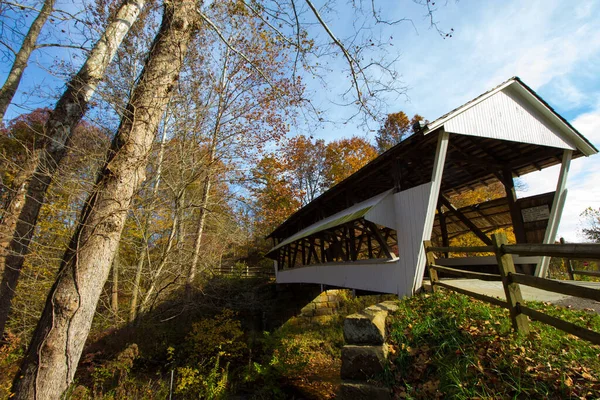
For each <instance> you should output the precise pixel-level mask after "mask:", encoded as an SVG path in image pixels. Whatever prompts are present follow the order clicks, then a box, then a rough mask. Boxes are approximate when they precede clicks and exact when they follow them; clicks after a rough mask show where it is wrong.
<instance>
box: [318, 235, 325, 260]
mask: <svg viewBox="0 0 600 400" xmlns="http://www.w3.org/2000/svg"><path fill="white" fill-rule="evenodd" d="M319 248H320V250H321V263H322V264H325V234H324V233H323V232H321V235H320V236H319Z"/></svg>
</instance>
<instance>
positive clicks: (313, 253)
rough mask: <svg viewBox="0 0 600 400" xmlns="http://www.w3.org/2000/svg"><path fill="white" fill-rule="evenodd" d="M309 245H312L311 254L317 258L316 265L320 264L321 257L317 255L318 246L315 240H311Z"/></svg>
mask: <svg viewBox="0 0 600 400" xmlns="http://www.w3.org/2000/svg"><path fill="white" fill-rule="evenodd" d="M308 240H309V243H310V250H309V251H310V252H311V253H312V255H313V256H314V258H315V264H318V263H319V255H318V254H317V244H316V243H315V238H309V239H308Z"/></svg>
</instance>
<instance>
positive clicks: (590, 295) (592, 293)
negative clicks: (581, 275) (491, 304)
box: [510, 273, 600, 301]
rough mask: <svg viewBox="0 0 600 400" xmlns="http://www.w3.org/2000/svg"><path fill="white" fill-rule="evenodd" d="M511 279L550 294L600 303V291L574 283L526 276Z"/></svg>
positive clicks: (518, 275)
mask: <svg viewBox="0 0 600 400" xmlns="http://www.w3.org/2000/svg"><path fill="white" fill-rule="evenodd" d="M510 279H511V280H512V281H513V282H516V283H520V284H522V285H526V286H531V287H534V288H538V289H542V290H547V291H549V292H554V293H561V294H566V295H567V296H575V297H583V298H585V299H591V300H595V301H600V290H599V289H592V288H589V287H585V286H579V285H575V284H572V283H567V282H560V281H555V280H552V279H546V278H538V277H537V276H531V275H524V274H517V273H514V274H510Z"/></svg>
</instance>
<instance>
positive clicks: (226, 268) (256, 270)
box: [212, 265, 275, 278]
mask: <svg viewBox="0 0 600 400" xmlns="http://www.w3.org/2000/svg"><path fill="white" fill-rule="evenodd" d="M212 272H213V273H214V274H216V275H226V276H235V277H239V278H254V277H259V276H261V277H274V276H275V271H274V270H273V268H262V267H257V266H248V265H245V266H243V267H240V266H235V265H220V266H218V267H216V268H213V269H212Z"/></svg>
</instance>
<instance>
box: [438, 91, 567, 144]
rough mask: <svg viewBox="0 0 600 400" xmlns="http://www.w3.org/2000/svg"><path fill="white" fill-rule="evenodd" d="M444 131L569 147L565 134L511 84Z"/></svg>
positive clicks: (449, 122)
mask: <svg viewBox="0 0 600 400" xmlns="http://www.w3.org/2000/svg"><path fill="white" fill-rule="evenodd" d="M444 128H445V129H446V131H447V132H452V133H460V134H463V135H470V136H480V137H486V138H492V139H502V140H510V141H513V142H522V143H530V144H537V145H541V146H549V147H557V148H560V149H571V150H574V149H575V147H574V146H572V145H571V144H569V143H568V142H567V140H565V139H564V134H563V133H562V132H560V131H559V130H558V129H557V128H555V127H553V126H552V124H551V122H550V121H549V120H548V118H546V117H545V116H544V115H543V114H542V113H541V112H540V111H539V110H537V109H536V108H535V107H533V106H532V105H531V103H528V102H527V101H525V100H524V99H523V98H522V97H521V96H520V95H519V94H518V93H517V92H516V90H514V89H513V88H512V87H511V86H508V87H506V88H504V89H503V90H501V91H499V92H497V93H495V94H494V95H492V96H490V97H488V98H487V99H485V100H483V101H482V102H480V103H478V104H476V105H474V106H472V107H470V108H468V109H467V110H465V111H463V112H462V113H460V114H458V115H456V116H454V117H453V118H451V119H449V120H448V121H446V122H445V123H444Z"/></svg>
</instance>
